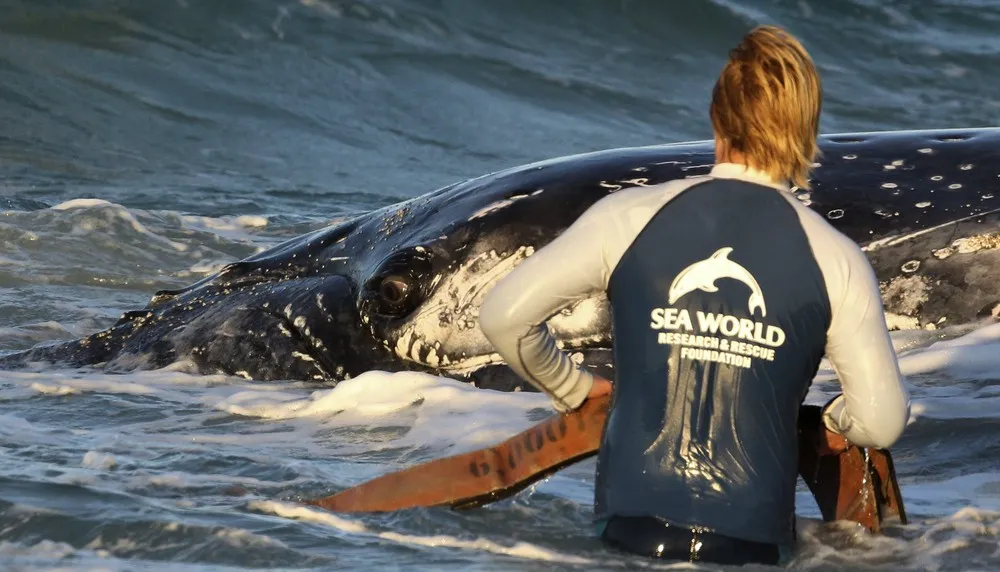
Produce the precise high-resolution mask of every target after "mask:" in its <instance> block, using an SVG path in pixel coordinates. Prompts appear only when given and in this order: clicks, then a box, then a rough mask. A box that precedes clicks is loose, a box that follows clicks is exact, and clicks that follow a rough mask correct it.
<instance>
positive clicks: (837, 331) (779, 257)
mask: <svg viewBox="0 0 1000 572" xmlns="http://www.w3.org/2000/svg"><path fill="white" fill-rule="evenodd" d="M821 98H822V95H821V83H820V78H819V76H818V74H817V71H816V68H815V66H814V64H813V62H812V59H811V57H810V56H809V54H808V53H807V52H806V50H805V49H804V48H803V46H802V45H801V44H800V43H799V42H798V41H797V40H796V39H795V38H794V37H792V36H791V35H790V34H788V33H787V32H785V31H784V30H782V29H780V28H777V27H773V26H761V27H757V28H755V29H753V30H752V31H751V32H749V33H748V34H747V35H746V36H745V37H744V38H743V39H742V41H741V42H740V44H739V45H738V46H737V47H736V48H735V49H733V50H732V51H731V52H730V55H729V60H728V62H727V63H726V65H725V67H724V69H723V70H722V73H721V75H720V76H719V78H718V81H717V83H716V84H715V87H714V90H713V92H712V101H711V106H710V110H709V115H710V117H711V122H712V127H713V132H714V138H715V155H716V163H715V165H714V166H713V168H712V170H711V172H710V173H709V174H708V175H706V176H699V177H694V178H687V179H682V180H674V181H670V182H667V183H663V184H659V185H654V186H648V187H635V188H629V189H625V190H621V191H618V192H615V193H613V194H610V195H609V196H607V197H605V198H603V199H601V200H600V201H598V202H597V203H595V204H594V205H593V206H592V207H591V208H590V209H588V210H587V211H586V212H585V213H584V214H583V215H581V216H580V217H579V219H578V220H577V221H576V222H575V223H574V224H573V225H572V226H570V227H569V228H568V229H567V230H566V231H565V232H564V233H563V234H562V235H560V236H559V237H558V238H556V239H555V240H553V241H552V242H551V243H550V244H548V245H546V246H545V247H544V248H541V249H539V250H538V251H537V252H536V253H535V254H534V255H533V256H531V257H529V258H528V259H526V260H525V261H524V262H523V263H521V264H520V265H518V267H516V268H515V269H514V270H513V271H512V272H511V273H510V274H509V275H508V276H507V277H505V278H504V279H503V280H501V281H500V282H499V283H498V284H497V285H496V286H495V287H494V288H493V290H492V291H491V292H490V293H489V294H488V295H487V296H486V299H485V300H484V302H483V305H482V308H481V312H480V324H481V327H482V330H483V332H484V333H485V335H486V336H487V338H488V339H489V340H490V342H491V343H492V344H493V345H494V346H495V348H496V351H497V352H498V353H499V354H500V355H501V356H502V357H503V358H504V359H505V360H506V362H507V363H508V364H509V366H510V367H511V368H513V369H514V371H516V372H517V373H518V374H519V375H521V376H522V377H524V378H525V379H526V380H527V381H529V382H530V383H532V384H533V385H535V386H537V387H538V388H539V389H540V390H541V391H544V392H545V393H547V394H548V395H549V396H551V398H552V401H553V403H554V406H555V407H556V409H558V410H560V411H568V410H573V409H576V408H577V407H579V406H580V405H581V404H582V403H583V402H584V400H585V399H587V398H588V397H596V396H602V395H607V394H609V393H612V391H613V394H612V402H611V407H610V410H609V414H608V418H607V424H606V427H605V430H604V434H603V437H602V442H601V447H600V451H599V453H598V458H597V477H596V481H595V517H596V521H597V524H598V530H599V531H600V534H601V538H602V539H603V541H604V542H605V543H607V544H608V545H610V546H612V547H616V548H617V549H620V550H623V551H626V552H629V553H636V554H643V555H648V556H650V557H658V558H664V559H673V560H690V561H696V560H699V561H703V562H714V563H719V564H744V563H763V564H777V563H779V561H780V558H781V556H780V555H781V554H782V553H783V552H785V551H786V550H787V549H791V548H792V547H793V546H794V542H795V486H796V479H797V474H798V473H797V466H798V457H797V454H798V445H797V421H798V414H799V407H800V405H801V404H802V402H803V400H804V398H805V395H806V392H807V390H808V388H809V386H810V384H811V383H812V380H813V378H814V376H815V374H816V372H817V370H818V368H819V364H820V362H821V360H822V358H823V357H824V355H825V356H826V357H827V358H828V359H829V361H830V363H831V364H832V365H833V367H834V369H835V371H836V372H837V376H838V378H839V380H840V383H841V388H842V393H841V394H840V395H838V396H837V397H836V398H834V399H833V400H831V401H830V402H829V403H828V404H826V406H825V407H824V410H823V421H824V425H825V426H826V430H825V431H821V433H822V434H824V437H822V441H823V443H821V444H819V448H820V450H821V451H822V452H823V454H838V453H840V452H842V451H844V450H845V449H846V448H847V447H848V446H849V444H848V443H853V444H855V445H858V446H862V447H877V448H888V447H889V446H891V445H892V444H893V443H894V442H895V441H896V440H897V439H898V438H899V436H900V435H901V433H902V432H903V429H904V428H905V426H906V422H907V419H908V417H909V411H910V402H909V395H908V393H907V390H906V388H905V386H904V384H903V380H902V376H901V374H900V371H899V366H898V364H897V361H896V354H895V352H894V350H893V347H892V343H891V339H890V337H889V332H888V328H887V326H886V321H885V314H884V310H883V307H882V301H881V298H880V295H879V288H878V282H877V280H876V277H875V274H874V271H873V270H872V267H871V265H870V263H869V262H868V260H867V258H866V257H865V255H864V253H863V252H862V251H861V249H860V248H859V247H858V246H857V245H856V244H855V243H854V242H853V241H851V240H850V239H848V238H847V237H846V236H844V235H843V234H841V233H840V232H839V231H837V230H836V229H834V228H833V227H832V226H831V225H830V224H828V223H827V222H826V221H825V220H824V219H823V218H822V217H821V216H820V215H818V214H817V213H816V212H814V211H812V210H811V209H809V208H808V207H806V206H804V205H803V204H802V203H801V202H800V201H799V200H798V199H797V198H796V197H795V196H794V195H793V193H792V192H791V191H792V189H791V186H790V185H795V186H796V187H798V188H799V189H808V188H809V181H808V177H809V174H810V171H811V169H812V166H813V161H814V160H815V158H816V157H817V156H818V154H819V147H818V144H817V137H818V131H819V117H820V109H821ZM602 293H603V294H605V295H606V296H607V297H608V300H609V301H610V306H611V313H612V323H613V332H614V345H613V351H614V363H615V375H614V379H615V381H614V384H613V385H612V384H611V383H610V382H609V381H608V380H606V379H602V378H600V377H598V376H596V375H594V374H593V373H592V372H590V371H588V370H587V369H585V368H581V367H577V365H576V364H575V363H574V362H573V361H572V360H571V359H570V357H569V356H568V355H567V354H566V353H565V352H563V351H561V350H560V349H559V348H558V347H557V346H556V341H555V339H554V338H553V336H552V335H551V334H550V332H549V329H548V327H547V325H546V320H548V319H549V318H550V317H551V316H553V315H554V314H556V313H557V312H559V311H560V310H561V309H563V308H565V307H567V306H570V305H572V304H574V303H576V302H578V301H580V300H583V299H585V298H588V297H591V296H594V295H600V294H602Z"/></svg>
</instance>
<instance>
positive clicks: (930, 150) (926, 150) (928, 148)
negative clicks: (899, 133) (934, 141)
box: [917, 147, 934, 154]
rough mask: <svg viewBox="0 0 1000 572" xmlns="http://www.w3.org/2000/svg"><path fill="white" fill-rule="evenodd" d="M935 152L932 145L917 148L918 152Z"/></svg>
mask: <svg viewBox="0 0 1000 572" xmlns="http://www.w3.org/2000/svg"><path fill="white" fill-rule="evenodd" d="M933 152H934V149H931V148H930V147H924V148H923V149H917V153H924V154H928V153H933Z"/></svg>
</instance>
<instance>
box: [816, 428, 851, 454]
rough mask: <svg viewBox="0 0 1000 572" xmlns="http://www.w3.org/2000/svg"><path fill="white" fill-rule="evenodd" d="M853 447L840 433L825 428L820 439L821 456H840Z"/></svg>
mask: <svg viewBox="0 0 1000 572" xmlns="http://www.w3.org/2000/svg"><path fill="white" fill-rule="evenodd" d="M850 447H851V443H850V441H848V440H847V439H846V438H845V437H844V436H843V435H841V434H840V433H834V432H833V431H830V430H829V429H827V428H826V427H824V428H823V431H822V433H820V437H819V454H820V455H823V456H826V455H839V454H841V453H843V452H844V451H846V450H848V449H849V448H850Z"/></svg>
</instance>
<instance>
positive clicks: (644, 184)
mask: <svg viewBox="0 0 1000 572" xmlns="http://www.w3.org/2000/svg"><path fill="white" fill-rule="evenodd" d="M622 182H623V183H629V184H632V185H636V186H638V187H648V186H650V185H649V184H648V183H649V179H646V178H642V179H628V180H625V181H622Z"/></svg>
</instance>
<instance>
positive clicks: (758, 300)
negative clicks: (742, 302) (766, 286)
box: [667, 246, 767, 316]
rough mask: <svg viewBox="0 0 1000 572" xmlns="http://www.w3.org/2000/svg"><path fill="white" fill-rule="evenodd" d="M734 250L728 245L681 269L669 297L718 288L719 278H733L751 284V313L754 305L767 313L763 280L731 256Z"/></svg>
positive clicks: (714, 290)
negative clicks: (759, 282)
mask: <svg viewBox="0 0 1000 572" xmlns="http://www.w3.org/2000/svg"><path fill="white" fill-rule="evenodd" d="M732 251H733V249H732V248H730V247H728V246H726V247H724V248H720V249H719V250H716V251H715V253H714V254H712V256H709V257H708V258H706V259H705V260H699V261H698V262H695V263H694V264H692V265H691V266H688V267H687V268H685V269H684V270H681V272H680V274H678V275H677V277H676V278H674V281H673V282H672V283H671V284H670V291H669V292H668V294H667V295H668V300H667V301H668V302H669V303H670V304H673V303H674V302H676V301H677V300H678V299H680V297H681V296H684V295H685V294H687V293H689V292H693V291H695V290H702V291H704V292H718V290H719V289H718V287H716V285H715V281H716V280H718V279H719V278H732V279H734V280H739V281H740V282H742V283H744V284H746V285H747V286H748V287H749V288H750V300H749V307H750V314H751V315H753V311H754V308H760V315H761V316H766V315H767V308H766V307H765V306H764V293H763V292H761V290H760V284H757V279H756V278H754V277H753V275H752V274H750V272H749V271H748V270H747V269H746V268H743V267H742V266H740V265H739V264H737V263H735V262H733V261H732V260H729V253H730V252H732Z"/></svg>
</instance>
